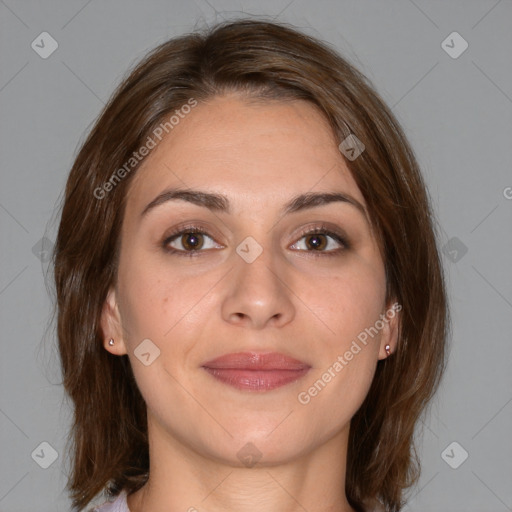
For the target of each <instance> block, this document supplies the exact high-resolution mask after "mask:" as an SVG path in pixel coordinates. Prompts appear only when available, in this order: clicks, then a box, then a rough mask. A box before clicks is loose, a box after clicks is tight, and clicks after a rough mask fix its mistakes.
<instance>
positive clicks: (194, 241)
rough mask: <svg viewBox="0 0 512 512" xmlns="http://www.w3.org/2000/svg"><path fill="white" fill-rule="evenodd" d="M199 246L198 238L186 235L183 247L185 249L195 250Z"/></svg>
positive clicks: (193, 234)
mask: <svg viewBox="0 0 512 512" xmlns="http://www.w3.org/2000/svg"><path fill="white" fill-rule="evenodd" d="M200 245H201V242H200V240H199V237H198V236H197V234H195V233H187V234H186V235H185V241H184V243H183V246H184V247H185V248H187V249H197V247H198V246H200Z"/></svg>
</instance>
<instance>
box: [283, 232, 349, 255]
mask: <svg viewBox="0 0 512 512" xmlns="http://www.w3.org/2000/svg"><path fill="white" fill-rule="evenodd" d="M340 246H343V241H342V240H341V239H340V237H338V236H337V235H335V234H328V233H307V234H305V235H303V236H302V237H301V238H300V239H299V240H298V241H297V242H296V243H295V244H293V245H292V246H291V248H292V249H298V250H301V251H310V252H311V251H316V252H327V251H332V250H335V249H338V248H339V247H340Z"/></svg>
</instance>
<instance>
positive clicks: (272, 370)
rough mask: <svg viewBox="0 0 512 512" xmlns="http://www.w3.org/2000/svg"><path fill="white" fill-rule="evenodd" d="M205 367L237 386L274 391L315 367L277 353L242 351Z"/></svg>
mask: <svg viewBox="0 0 512 512" xmlns="http://www.w3.org/2000/svg"><path fill="white" fill-rule="evenodd" d="M202 368H203V369H204V370H206V371H207V372H208V373H209V374H210V375H211V376H212V377H214V378H215V379H217V380H219V381H220V382H222V383H224V384H227V385H229V386H232V387H234V388H237V389H241V390H249V391H271V390H272V389H276V388H279V387H281V386H285V385H286V384H290V383H291V382H295V381H297V380H299V379H300V378H302V377H304V375H306V373H307V372H308V371H309V370H310V368H311V366H310V365H308V364H306V363H304V362H302V361H299V360H297V359H293V358H291V357H288V356H285V355H284V354H280V353H277V352H267V353H258V352H239V353H233V354H226V355H224V356H221V357H218V358H216V359H213V360H211V361H208V362H206V363H204V364H203V365H202Z"/></svg>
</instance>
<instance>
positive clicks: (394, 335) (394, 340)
mask: <svg viewBox="0 0 512 512" xmlns="http://www.w3.org/2000/svg"><path fill="white" fill-rule="evenodd" d="M401 310H402V305H401V304H400V303H398V302H394V303H392V304H391V305H390V306H388V307H387V309H386V311H385V312H384V313H383V315H382V317H381V318H382V322H383V323H384V327H383V328H382V334H381V338H380V349H379V359H386V358H387V357H389V356H388V354H387V353H386V345H389V352H390V355H392V354H393V353H394V352H395V351H396V349H397V345H398V331H399V327H400V311H401Z"/></svg>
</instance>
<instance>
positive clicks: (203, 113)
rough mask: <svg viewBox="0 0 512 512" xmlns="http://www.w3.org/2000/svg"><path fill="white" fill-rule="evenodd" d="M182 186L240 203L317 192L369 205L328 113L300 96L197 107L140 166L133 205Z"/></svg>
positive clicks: (226, 99) (221, 100)
mask: <svg viewBox="0 0 512 512" xmlns="http://www.w3.org/2000/svg"><path fill="white" fill-rule="evenodd" d="M176 186H179V187H185V188H187V187H190V188H202V189H205V188H207V189H208V190H210V191H214V192H219V193H222V194H225V195H227V196H229V197H230V198H231V201H232V202H233V203H234V206H235V208H237V207H239V208H241V207H243V206H247V205H251V204H252V205H254V206H255V207H256V206H257V205H261V204H262V203H265V204H266V205H267V206H271V205H272V204H273V203H276V206H280V205H281V204H282V203H283V202H284V201H285V199H286V197H292V196H294V195H296V194H298V193H304V192H310V191H311V192H314V191H318V190H322V191H325V190H336V191H344V192H346V193H348V194H350V195H352V196H353V197H355V198H356V199H357V200H359V201H360V202H361V203H363V204H364V198H363V197H362V194H361V192H360V190H359V188H358V187H357V185H356V183H355V181H354V179H353V177H352V175H351V173H350V171H349V169H348V167H347V165H346V162H345V160H344V159H343V157H342V155H341V153H340V151H339V149H338V141H337V140H336V137H335V135H334V133H333V131H332V129H331V127H330V126H329V124H328V122H327V120H326V118H325V117H324V116H323V115H322V114H321V113H320V112H319V110H318V109H317V108H316V107H315V106H314V105H312V104H310V103H308V102H305V101H301V100H296V101H276V100H268V101H265V102H263V101H257V102H253V101H251V102H249V101H247V100H245V99H243V98H241V97H239V96H237V95H227V96H222V97H216V98H213V99H212V100H210V101H209V102H207V103H201V104H198V105H197V106H196V107H194V108H193V109H192V110H191V111H190V113H188V114H186V115H184V116H183V118H181V119H180V121H179V123H178V124H176V125H175V126H174V127H173V129H172V131H170V133H169V134H168V135H167V136H165V137H164V138H163V139H162V141H161V142H160V143H158V145H157V146H156V147H155V148H154V149H153V150H152V151H151V153H150V154H149V155H148V156H147V157H146V159H145V160H144V162H143V163H142V165H141V167H140V168H139V169H138V171H137V173H136V175H135V176H134V179H133V180H132V183H131V185H130V191H129V194H128V203H129V209H130V210H132V209H135V210H138V211H140V210H142V209H143V208H144V206H145V204H147V203H148V202H149V201H151V200H152V199H153V198H154V197H155V196H156V195H157V194H159V193H160V192H161V191H162V190H164V189H165V188H168V187H176ZM237 202H238V204H237Z"/></svg>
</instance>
